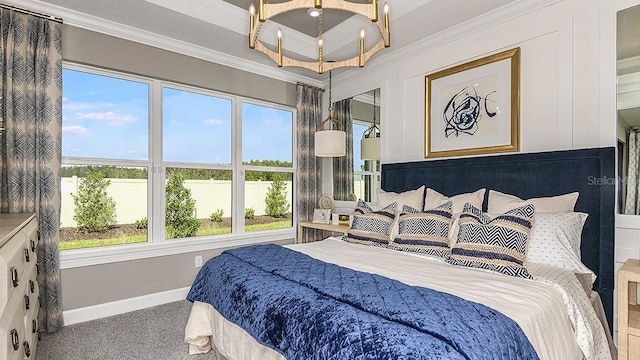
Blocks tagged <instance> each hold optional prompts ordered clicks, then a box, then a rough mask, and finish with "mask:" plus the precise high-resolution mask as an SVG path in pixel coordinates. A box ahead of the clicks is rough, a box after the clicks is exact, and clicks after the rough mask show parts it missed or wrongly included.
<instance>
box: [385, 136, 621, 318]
mask: <svg viewBox="0 0 640 360" xmlns="http://www.w3.org/2000/svg"><path fill="white" fill-rule="evenodd" d="M421 185H426V187H429V188H432V189H434V190H436V191H438V192H440V193H442V194H444V195H447V196H452V195H456V194H459V193H466V192H472V191H476V190H478V189H480V188H486V189H487V193H486V194H485V202H484V207H485V210H486V206H487V196H488V190H490V189H493V190H497V191H500V192H503V193H507V194H513V195H516V196H518V197H520V198H523V199H528V198H531V197H541V196H554V195H560V194H565V193H569V192H574V191H578V192H580V196H579V198H578V202H577V203H576V207H575V210H576V211H581V212H585V213H588V214H589V217H588V218H587V221H586V223H585V226H584V229H583V231H582V249H581V251H582V261H583V262H584V264H585V265H587V266H588V267H589V268H590V269H591V270H593V271H594V272H595V273H596V274H597V275H598V279H597V281H596V283H595V285H594V288H595V290H596V291H598V292H599V293H600V296H601V298H602V302H603V305H604V308H605V312H606V314H607V320H608V322H609V325H610V328H612V327H611V325H612V324H613V322H612V317H613V287H614V273H613V271H614V269H613V261H614V258H613V256H614V229H615V228H614V216H615V214H614V212H615V208H614V207H615V148H613V147H610V148H595V149H582V150H567V151H552V152H542V153H528V154H512V155H500V156H483V157H473V158H462V159H445V160H433V161H420V162H407V163H394V164H383V165H382V189H384V190H386V191H393V192H401V191H406V190H410V189H416V188H418V187H420V186H421Z"/></svg>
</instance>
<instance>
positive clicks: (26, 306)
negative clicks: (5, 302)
mask: <svg viewBox="0 0 640 360" xmlns="http://www.w3.org/2000/svg"><path fill="white" fill-rule="evenodd" d="M24 308H25V310H29V309H30V308H31V302H30V301H29V295H25V296H24Z"/></svg>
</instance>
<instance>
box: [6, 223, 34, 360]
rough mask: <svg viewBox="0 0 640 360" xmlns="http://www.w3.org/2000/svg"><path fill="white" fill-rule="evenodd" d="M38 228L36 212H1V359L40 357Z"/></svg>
mask: <svg viewBox="0 0 640 360" xmlns="http://www.w3.org/2000/svg"><path fill="white" fill-rule="evenodd" d="M37 229H38V224H37V221H36V218H35V215H34V214H0V359H7V360H15V359H21V360H24V359H35V357H36V347H37V345H38V310H39V308H40V300H39V299H38V296H39V290H38V281H37V279H36V277H37V275H38V269H37V265H36V263H37V261H38V259H37V254H38V249H37V246H38V234H37Z"/></svg>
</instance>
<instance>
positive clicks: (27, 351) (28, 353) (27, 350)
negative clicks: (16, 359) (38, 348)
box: [22, 341, 31, 357]
mask: <svg viewBox="0 0 640 360" xmlns="http://www.w3.org/2000/svg"><path fill="white" fill-rule="evenodd" d="M22 346H24V356H26V357H29V356H31V348H30V347H29V342H28V341H25V342H23V343H22Z"/></svg>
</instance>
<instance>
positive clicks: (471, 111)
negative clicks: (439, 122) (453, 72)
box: [442, 86, 498, 138]
mask: <svg viewBox="0 0 640 360" xmlns="http://www.w3.org/2000/svg"><path fill="white" fill-rule="evenodd" d="M495 95H496V91H495V90H493V91H490V92H488V93H487V95H485V96H484V97H482V96H481V95H480V94H478V91H476V89H475V88H474V87H472V86H466V87H464V88H463V89H462V90H460V91H458V92H457V93H456V94H455V95H453V96H452V97H451V98H450V99H449V101H448V102H447V104H446V105H445V107H444V109H443V111H442V119H443V120H444V122H445V128H444V136H445V137H447V138H448V137H449V136H451V135H455V136H456V137H457V136H459V135H460V134H461V133H463V134H468V135H473V134H475V133H476V131H478V128H479V126H480V120H481V119H482V117H483V115H486V116H488V117H489V118H492V117H495V116H496V115H497V114H498V111H497V110H496V109H495V106H494V105H495V100H494V98H493V97H494V96H495ZM490 109H491V110H490Z"/></svg>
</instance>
